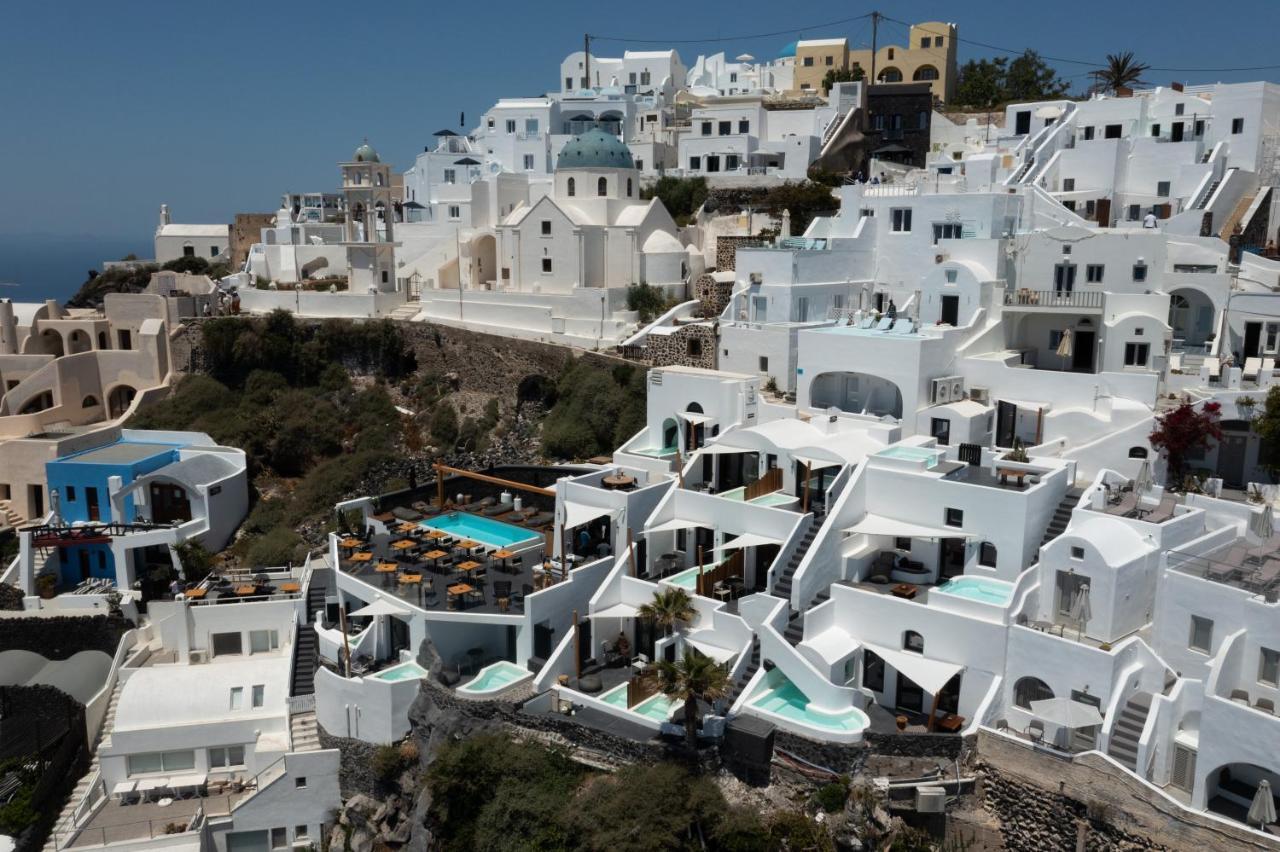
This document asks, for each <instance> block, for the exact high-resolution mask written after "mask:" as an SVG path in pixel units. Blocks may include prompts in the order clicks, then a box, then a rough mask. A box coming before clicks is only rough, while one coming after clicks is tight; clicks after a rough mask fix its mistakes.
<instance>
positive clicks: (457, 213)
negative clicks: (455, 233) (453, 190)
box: [449, 204, 462, 222]
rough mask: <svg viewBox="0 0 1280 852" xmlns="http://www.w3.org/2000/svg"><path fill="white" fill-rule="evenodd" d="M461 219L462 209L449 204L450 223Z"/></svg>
mask: <svg viewBox="0 0 1280 852" xmlns="http://www.w3.org/2000/svg"><path fill="white" fill-rule="evenodd" d="M461 218H462V208H461V207H459V206H458V205H457V204H450V205H449V219H450V221H454V222H456V221H457V220H459V219H461Z"/></svg>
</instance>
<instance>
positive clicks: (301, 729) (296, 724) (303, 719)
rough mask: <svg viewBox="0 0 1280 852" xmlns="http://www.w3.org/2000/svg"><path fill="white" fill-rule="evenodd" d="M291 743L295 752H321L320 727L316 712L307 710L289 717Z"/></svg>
mask: <svg viewBox="0 0 1280 852" xmlns="http://www.w3.org/2000/svg"><path fill="white" fill-rule="evenodd" d="M289 742H290V744H291V745H292V747H293V750H294V751H319V750H320V727H319V725H318V724H317V723H316V711H314V710H306V711H303V712H301V713H294V714H293V715H292V716H290V717H289Z"/></svg>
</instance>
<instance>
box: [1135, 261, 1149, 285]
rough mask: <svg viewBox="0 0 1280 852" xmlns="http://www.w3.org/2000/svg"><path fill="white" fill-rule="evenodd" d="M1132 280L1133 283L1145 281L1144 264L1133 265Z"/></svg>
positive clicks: (1145, 268) (1145, 267)
mask: <svg viewBox="0 0 1280 852" xmlns="http://www.w3.org/2000/svg"><path fill="white" fill-rule="evenodd" d="M1133 280H1134V281H1146V280H1147V265H1146V264H1145V263H1135V264H1134V265H1133Z"/></svg>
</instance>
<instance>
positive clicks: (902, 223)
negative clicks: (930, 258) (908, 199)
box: [889, 207, 911, 234]
mask: <svg viewBox="0 0 1280 852" xmlns="http://www.w3.org/2000/svg"><path fill="white" fill-rule="evenodd" d="M889 214H890V216H891V217H892V219H893V231H894V233H898V234H907V233H910V232H911V208H910V207H895V208H893V209H892V210H890V211H889Z"/></svg>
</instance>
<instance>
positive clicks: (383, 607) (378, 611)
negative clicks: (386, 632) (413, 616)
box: [347, 598, 409, 618]
mask: <svg viewBox="0 0 1280 852" xmlns="http://www.w3.org/2000/svg"><path fill="white" fill-rule="evenodd" d="M408 614H409V610H407V609H405V608H404V607H402V606H400V605H399V604H395V603H392V602H391V601H389V600H387V599H386V598H378V599H377V600H376V601H374V602H373V603H371V604H367V605H365V606H362V607H360V608H359V609H358V610H356V611H355V612H349V613H347V617H348V618H371V617H373V616H375V615H408Z"/></svg>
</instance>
